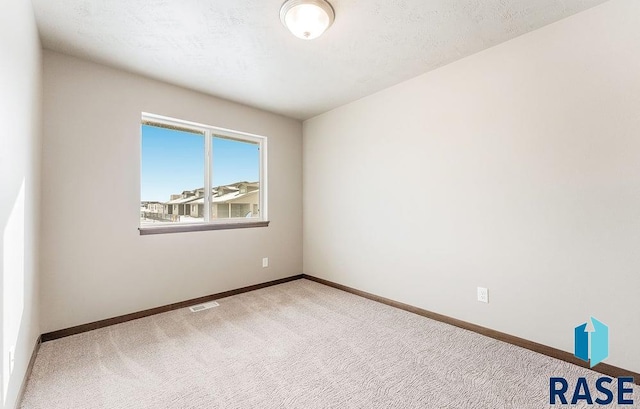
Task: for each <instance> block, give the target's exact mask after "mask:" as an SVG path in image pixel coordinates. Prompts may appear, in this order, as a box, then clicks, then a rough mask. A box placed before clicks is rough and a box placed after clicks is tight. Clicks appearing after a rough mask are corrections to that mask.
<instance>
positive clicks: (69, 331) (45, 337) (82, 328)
mask: <svg viewBox="0 0 640 409" xmlns="http://www.w3.org/2000/svg"><path fill="white" fill-rule="evenodd" d="M301 278H302V274H299V275H295V276H291V277H286V278H281V279H279V280H273V281H268V282H266V283H261V284H255V285H250V286H248V287H242V288H238V289H236V290H229V291H223V292H221V293H217V294H211V295H205V296H204V297H199V298H193V299H191V300H187V301H181V302H177V303H174V304H169V305H164V306H162V307H156V308H150V309H148V310H144V311H138V312H133V313H131V314H126V315H120V316H118V317H113V318H107V319H104V320H100V321H95V322H90V323H88V324H82V325H78V326H75V327H71V328H65V329H61V330H58V331H52V332H47V333H46V334H42V342H47V341H53V340H54V339H58V338H64V337H68V336H70V335H75V334H80V333H82V332H87V331H92V330H94V329H98V328H104V327H108V326H110V325H115V324H120V323H123V322H127V321H132V320H137V319H138V318H144V317H148V316H150V315H155V314H160V313H163V312H168V311H173V310H177V309H180V308H186V307H190V306H192V305H196V304H201V303H204V302H209V301H213V300H217V299H220V298H225V297H230V296H232V295H237V294H242V293H246V292H249V291H254V290H259V289H261V288H265V287H271V286H273V285H278V284H282V283H287V282H289V281H294V280H299V279H301Z"/></svg>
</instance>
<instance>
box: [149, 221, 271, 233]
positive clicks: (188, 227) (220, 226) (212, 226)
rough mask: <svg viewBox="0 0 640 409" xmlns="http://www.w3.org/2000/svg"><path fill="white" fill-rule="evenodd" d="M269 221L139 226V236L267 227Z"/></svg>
mask: <svg viewBox="0 0 640 409" xmlns="http://www.w3.org/2000/svg"><path fill="white" fill-rule="evenodd" d="M267 226H269V221H259V222H240V223H238V222H236V223H199V224H181V225H179V226H161V227H139V228H138V230H140V235H141V236H146V235H149V234H167V233H186V232H191V231H207V230H230V229H249V228H252V227H267Z"/></svg>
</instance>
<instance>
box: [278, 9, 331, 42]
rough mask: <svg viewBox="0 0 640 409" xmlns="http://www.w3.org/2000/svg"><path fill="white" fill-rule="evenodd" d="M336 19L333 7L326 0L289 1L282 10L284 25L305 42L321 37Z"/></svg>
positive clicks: (281, 15) (281, 18)
mask: <svg viewBox="0 0 640 409" xmlns="http://www.w3.org/2000/svg"><path fill="white" fill-rule="evenodd" d="M334 18H335V13H334V12H333V7H331V4H329V2H327V1H325V0H287V1H285V2H284V4H283V5H282V7H281V8H280V20H281V21H282V24H284V25H285V27H287V28H288V29H289V31H291V33H293V35H294V36H296V37H298V38H302V39H303V40H313V39H314V38H318V37H320V35H322V33H324V32H325V30H326V29H327V28H329V26H331V24H333V20H334Z"/></svg>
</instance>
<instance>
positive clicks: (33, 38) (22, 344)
mask: <svg viewBox="0 0 640 409" xmlns="http://www.w3.org/2000/svg"><path fill="white" fill-rule="evenodd" d="M41 77H42V72H41V51H40V41H39V39H38V32H37V30H36V26H35V21H34V17H33V10H32V8H31V2H30V1H23V0H7V1H2V2H0V280H1V281H0V309H1V314H0V318H1V324H0V345H1V348H2V355H1V357H0V364H1V366H2V369H1V370H0V376H1V377H2V386H1V392H0V393H1V396H2V397H1V400H0V407H3V408H7V409H8V408H13V407H14V406H15V404H16V399H17V397H18V391H19V390H20V386H21V384H22V381H23V379H24V375H25V372H26V369H27V365H28V363H29V359H30V358H31V353H32V351H33V347H34V345H35V342H36V339H37V337H38V335H40V325H39V318H38V257H37V254H38V223H39V221H38V219H39V217H38V208H39V206H38V203H39V192H40V182H39V178H40V168H39V167H40V106H41V103H42V98H41ZM10 351H11V352H13V354H14V356H15V358H14V363H13V368H11V366H12V365H11V362H10V359H9V355H10Z"/></svg>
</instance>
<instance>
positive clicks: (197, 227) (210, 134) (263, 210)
mask: <svg viewBox="0 0 640 409" xmlns="http://www.w3.org/2000/svg"><path fill="white" fill-rule="evenodd" d="M144 122H151V123H155V124H158V125H160V126H162V125H165V126H167V127H176V128H182V129H185V130H187V131H189V130H190V131H194V132H195V133H201V134H203V135H204V138H205V144H204V145H205V148H204V156H203V160H204V162H205V167H204V168H205V169H204V186H205V189H204V203H205V206H204V221H203V222H201V223H193V222H189V223H163V224H162V225H161V226H143V225H142V224H140V226H139V230H140V234H143V235H145V234H158V233H177V232H186V231H202V230H222V229H236V228H245V227H266V226H268V225H269V218H268V201H267V197H268V194H267V158H268V155H267V137H266V136H261V135H256V134H251V133H247V132H240V131H235V130H232V129H226V128H220V127H217V126H211V125H204V124H200V123H197V122H191V121H185V120H182V119H177V118H171V117H167V116H162V115H156V114H151V113H147V112H143V113H142V118H141V123H144ZM214 137H221V138H225V139H232V140H237V141H241V142H250V143H255V144H257V145H258V149H259V152H260V155H259V160H260V164H259V178H260V180H259V186H260V190H259V205H258V206H259V214H260V217H258V218H244V217H236V218H228V219H218V220H211V190H212V188H213V186H212V185H211V184H212V181H213V166H212V164H213V152H212V146H213V138H214ZM140 163H142V127H141V131H140ZM140 171H141V172H142V167H141V168H140ZM141 176H142V173H141ZM140 180H142V178H141V179H140ZM141 192H142V185H141V186H140V189H139V193H141ZM141 200H142V198H141V197H140V200H138V202H140V201H141Z"/></svg>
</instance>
